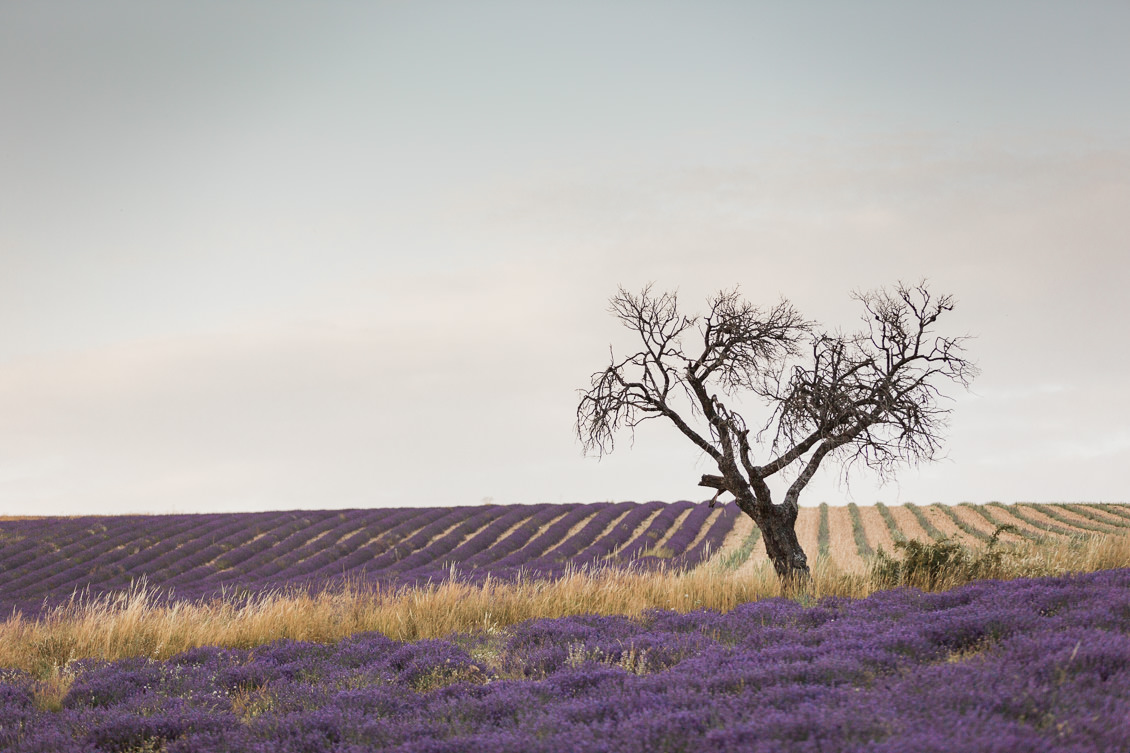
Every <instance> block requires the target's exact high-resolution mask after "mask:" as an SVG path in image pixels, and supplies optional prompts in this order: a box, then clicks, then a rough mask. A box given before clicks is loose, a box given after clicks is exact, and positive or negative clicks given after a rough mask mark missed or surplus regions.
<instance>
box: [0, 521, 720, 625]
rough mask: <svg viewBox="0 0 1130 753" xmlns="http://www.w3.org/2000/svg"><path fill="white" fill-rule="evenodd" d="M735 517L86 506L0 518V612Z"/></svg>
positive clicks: (582, 541) (668, 539) (699, 528)
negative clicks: (110, 510) (101, 511)
mask: <svg viewBox="0 0 1130 753" xmlns="http://www.w3.org/2000/svg"><path fill="white" fill-rule="evenodd" d="M739 514H740V513H739V512H738V511H737V510H736V508H734V506H733V505H727V506H725V507H720V508H715V509H711V508H709V507H707V506H706V505H702V504H694V503H691V502H676V503H673V504H664V503H661V502H648V503H636V502H621V503H615V504H614V503H596V504H565V505H551V504H540V505H506V506H504V505H486V506H478V507H435V508H401V509H381V510H346V511H301V512H270V513H228V514H212V515H168V516H91V517H79V518H52V519H40V520H35V519H29V520H7V521H0V613H2V614H10V613H11V611H12V610H13V609H19V610H21V611H23V612H25V613H35V612H38V611H39V610H40V609H41V608H42V607H43V606H44V605H48V606H49V605H52V604H57V603H60V602H61V601H63V600H65V599H67V598H69V597H70V596H71V594H73V593H76V592H79V593H88V594H90V595H92V596H98V595H102V594H108V593H114V592H117V591H121V590H123V589H125V588H128V587H129V585H130V583H131V582H136V581H138V580H140V579H143V578H144V579H145V581H146V582H147V584H148V585H149V587H151V588H153V589H156V590H159V591H161V592H165V593H172V594H173V595H174V596H175V597H178V598H185V599H198V598H207V597H211V596H216V595H218V594H220V593H221V592H225V591H227V592H230V591H233V590H236V591H246V590H255V591H262V590H266V589H281V588H295V587H311V586H312V587H315V588H323V587H325V586H327V585H330V584H332V583H333V582H334V581H336V580H340V579H343V578H352V579H355V580H364V581H370V582H381V583H395V584H400V585H411V584H418V583H425V582H428V581H433V582H434V581H438V580H443V579H445V578H448V577H449V576H450V575H451V573H452V568H453V567H454V568H455V569H456V571H457V572H458V573H461V574H462V575H463V576H464V577H470V578H475V577H483V576H485V575H486V573H488V572H489V573H491V574H492V576H494V577H500V578H505V577H510V576H513V575H516V574H517V573H518V572H519V570H521V571H522V572H523V573H526V574H530V575H534V576H537V577H553V576H554V575H557V574H559V573H560V572H561V571H563V570H564V569H565V567H566V566H572V567H585V566H590V565H614V564H617V563H627V562H634V563H636V566H643V567H646V566H647V565H648V563H649V560H650V561H655V560H658V559H662V560H663V561H664V562H666V563H668V564H674V565H685V566H693V565H696V564H698V563H700V562H701V561H702V560H703V559H704V558H705V557H706V556H707V555H708V554H709V553H710V552H717V551H718V550H719V549H720V547H721V545H722V542H723V539H724V538H725V536H726V534H727V533H729V532H730V530H731V529H732V528H733V527H734V524H735V521H736V519H737V517H738V515H739Z"/></svg>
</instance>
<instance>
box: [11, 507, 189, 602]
mask: <svg viewBox="0 0 1130 753" xmlns="http://www.w3.org/2000/svg"><path fill="white" fill-rule="evenodd" d="M143 520H144V518H141V517H137V516H132V517H130V518H127V519H118V520H114V519H106V523H103V522H102V519H98V518H87V519H85V522H86V525H85V526H84V528H85V531H84V533H85V535H84V536H83V537H81V538H80V539H78V540H76V541H72V542H71V543H69V544H67V545H65V546H62V547H60V546H59V545H58V541H57V539H56V538H55V536H54V535H53V534H54V525H53V522H54V519H49V520H48V521H42V522H41V525H51V534H52V535H51V536H50V537H49V538H48V537H45V536H43V535H42V532H41V533H40V534H39V535H36V536H29V540H30V541H34V542H35V544H36V548H35V550H34V551H33V552H32V556H31V557H30V558H26V557H25V558H24V561H23V562H21V563H20V564H19V565H14V564H13V563H8V567H6V572H5V578H4V581H3V583H4V585H5V587H6V588H9V589H13V590H16V589H19V588H21V587H22V586H23V585H25V584H26V583H27V582H38V581H40V580H42V578H43V577H44V575H43V574H44V573H45V572H47V573H48V574H53V573H52V572H51V571H50V568H52V567H55V566H58V565H59V564H60V563H66V566H67V567H69V566H71V565H73V564H74V560H75V559H76V558H77V557H78V556H80V555H83V554H86V553H89V552H96V551H98V549H99V547H100V546H101V547H103V548H105V549H113V548H115V547H117V546H119V545H122V544H126V543H130V542H131V541H132V540H133V539H136V537H137V530H138V523H139V522H141V521H143ZM178 520H179V518H178ZM181 523H182V524H185V522H184V521H181ZM99 534H101V535H99Z"/></svg>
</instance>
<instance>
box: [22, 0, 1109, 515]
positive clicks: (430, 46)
mask: <svg viewBox="0 0 1130 753" xmlns="http://www.w3.org/2000/svg"><path fill="white" fill-rule="evenodd" d="M1127 39H1130V5H1128V4H1126V3H1125V2H1109V3H1106V2H1075V3H1066V2H1060V3H1049V2H1033V1H1031V0H1023V1H1021V2H953V3H933V4H925V3H902V2H860V3H847V2H842V0H837V1H836V2H828V3H803V4H802V3H791V2H778V3H756V2H732V3H729V2H703V1H698V2H686V3H673V2H634V3H633V2H620V3H604V2H569V3H555V4H550V3H536V2H473V3H467V2H451V3H431V2H386V3H381V2H374V3H344V2H343V3H327V2H310V3H295V2H287V1H285V0H270V2H236V3H231V2H194V3H171V2H98V3H90V2H85V1H80V0H75V1H74V2H50V1H48V0H41V1H39V2H34V3H27V2H18V1H17V0H0V103H2V104H0V107H2V117H0V514H36V513H38V514H45V513H57V514H76V513H119V512H150V513H158V512H169V511H180V512H193V511H221V510H223V511H227V510H270V509H292V508H319V509H324V508H340V507H383V506H402V505H464V504H477V503H479V502H481V501H483V500H484V499H487V498H490V499H492V500H493V501H495V502H498V503H534V502H594V501H603V500H637V501H646V500H652V499H660V500H666V501H674V500H678V499H704V498H705V497H708V496H710V493H709V492H706V490H703V489H701V488H699V487H697V486H696V484H697V481H698V478H699V476H700V475H701V474H703V473H708V472H713V470H714V469H713V468H711V467H710V466H709V464H708V463H707V462H706V460H705V458H704V457H703V456H702V455H701V454H700V453H699V452H698V451H697V450H696V449H695V448H694V447H692V446H691V445H690V444H689V442H687V441H686V440H685V439H683V438H682V437H681V436H680V435H678V433H677V432H676V431H675V429H674V428H673V427H670V426H661V425H659V424H658V423H652V424H650V425H648V428H647V429H646V430H643V431H640V432H639V434H638V435H637V437H636V441H635V444H634V446H633V445H632V444H631V442H629V441H628V439H629V438H628V436H626V435H625V436H623V437H622V441H621V443H620V444H619V446H618V448H617V450H616V451H615V452H614V453H613V454H612V455H610V456H607V457H605V458H604V459H602V460H599V461H598V460H597V459H595V458H591V457H590V458H584V457H582V455H581V448H580V444H579V443H578V442H577V440H576V438H575V437H574V435H573V420H574V410H575V408H576V404H577V398H578V395H577V390H578V389H579V388H582V387H585V386H587V384H588V377H589V375H590V374H591V373H592V372H593V371H597V370H599V369H601V368H603V367H604V366H605V365H606V363H607V359H608V346H609V344H610V343H612V344H615V345H616V347H617V349H618V352H620V351H623V348H624V346H626V345H628V344H630V341H629V340H626V339H625V336H624V333H623V332H622V330H619V329H618V328H617V324H616V323H615V322H614V321H613V319H612V318H611V317H610V316H609V315H608V314H607V313H606V311H605V309H606V306H607V300H608V298H609V297H610V296H611V295H612V294H613V293H614V292H615V291H616V287H617V285H619V284H623V285H625V286H626V287H628V288H633V289H638V288H639V287H640V286H642V285H643V284H644V283H646V282H648V281H654V283H655V285H656V286H657V287H658V288H661V289H674V288H677V289H678V290H679V295H680V300H681V301H682V302H683V304H684V305H685V307H686V308H687V310H688V311H689V312H694V311H696V310H700V309H701V308H702V306H703V305H704V301H705V299H706V297H707V296H708V295H709V294H710V293H711V292H713V291H716V290H718V289H719V288H729V287H732V286H733V285H735V284H737V285H740V286H741V288H742V290H743V292H744V293H745V294H746V295H747V296H748V297H749V298H750V299H751V300H753V301H755V302H759V303H765V304H772V303H774V302H775V301H776V300H777V299H778V297H780V296H782V295H783V296H785V297H788V298H789V299H791V300H792V301H793V302H794V303H795V304H796V305H797V306H798V307H799V308H800V309H801V310H802V311H803V312H804V313H805V314H807V315H808V316H809V317H811V318H815V319H817V320H819V321H821V322H822V323H823V324H824V325H825V326H827V327H829V328H835V327H841V328H845V329H851V328H853V327H854V326H855V325H856V324H857V317H858V313H859V312H858V306H857V304H855V303H853V302H852V301H851V300H850V298H849V293H850V291H851V290H852V289H870V288H875V287H878V286H882V285H889V284H891V283H894V282H895V281H896V280H899V279H903V280H907V281H915V280H917V279H919V278H921V277H927V278H929V279H930V281H931V285H932V287H933V288H934V289H935V290H937V291H939V292H950V293H953V294H954V295H955V296H956V298H957V300H958V308H957V310H956V311H955V312H953V314H952V316H951V318H950V324H949V328H948V329H949V330H950V331H951V332H953V333H955V334H958V333H966V332H968V333H970V334H973V335H975V336H976V338H977V339H975V340H973V341H972V342H971V343H970V352H971V355H972V356H973V357H974V358H975V359H976V360H977V361H978V363H979V365H980V367H981V369H982V372H983V373H982V376H981V377H980V378H979V379H978V380H977V382H976V383H975V384H974V386H973V390H972V392H970V393H964V392H962V391H961V390H960V389H951V390H950V394H952V395H954V397H956V401H955V403H954V404H953V407H954V414H953V417H952V422H951V428H950V431H949V433H948V437H949V441H948V442H947V445H946V453H945V454H946V457H945V458H944V459H943V460H941V461H939V462H937V463H935V464H932V465H929V466H924V467H922V468H919V469H907V470H905V471H904V472H902V473H901V474H899V475H898V476H897V478H896V481H895V482H892V483H888V484H886V485H878V484H877V482H876V481H875V479H874V478H873V477H871V476H868V475H866V474H863V473H861V474H859V475H857V476H855V477H853V479H852V482H851V486H850V487H844V486H842V485H840V484H839V483H838V482H837V478H836V473H835V468H832V469H830V470H831V472H829V473H825V474H823V475H822V476H819V477H817V479H816V480H814V481H813V483H812V484H811V485H810V486H809V489H808V492H807V493H806V495H805V496H804V497H803V498H802V502H803V503H806V504H817V503H819V502H821V501H827V502H829V503H834V504H842V503H844V502H846V501H856V502H858V503H860V504H871V503H873V502H874V501H876V500H882V501H885V502H888V503H900V502H906V501H913V502H919V503H929V502H934V501H942V502H958V501H962V500H969V501H974V502H985V501H989V500H1002V501H1006V502H1010V501H1017V500H1025V501H1057V500H1072V501H1083V500H1085V501H1100V500H1107V501H1110V500H1115V501H1128V499H1130V493H1128V490H1127V478H1128V477H1130V474H1127V468H1128V467H1130V390H1127V389H1126V385H1127V379H1126V376H1125V375H1126V373H1127V370H1128V369H1130V347H1128V345H1127V342H1128V338H1127V335H1126V331H1127V321H1130V303H1128V302H1127V297H1126V295H1125V288H1126V286H1127V284H1128V283H1130V88H1128V87H1127V83H1126V82H1127V81H1130V45H1128V44H1126V40H1127ZM943 321H944V320H943Z"/></svg>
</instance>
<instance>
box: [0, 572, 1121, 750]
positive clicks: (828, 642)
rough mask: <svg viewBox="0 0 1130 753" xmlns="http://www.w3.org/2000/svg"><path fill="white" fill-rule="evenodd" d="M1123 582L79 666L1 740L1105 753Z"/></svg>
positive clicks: (9, 684)
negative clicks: (62, 690) (62, 687)
mask: <svg viewBox="0 0 1130 753" xmlns="http://www.w3.org/2000/svg"><path fill="white" fill-rule="evenodd" d="M1128 632H1130V570H1110V571H1104V572H1096V573H1090V574H1084V575H1078V576H1071V577H1061V578H1044V579H1028V580H1014V581H1006V582H981V583H975V584H972V585H968V586H965V587H962V588H959V589H956V590H953V591H949V592H943V593H933V594H926V593H921V592H918V591H914V590H909V589H902V590H896V591H888V592H880V593H876V594H874V595H872V596H870V597H868V598H866V599H859V600H848V599H838V600H836V599H831V600H825V601H824V602H822V603H820V604H817V605H814V606H809V607H804V606H801V605H799V604H797V603H796V602H795V601H789V600H784V599H768V600H764V601H760V602H755V603H750V604H746V605H743V606H740V607H738V608H737V609H734V610H732V611H730V612H728V613H726V614H720V613H717V612H712V611H699V612H691V613H687V614H680V613H676V612H670V611H654V612H649V613H646V614H644V615H643V616H641V617H639V618H635V619H629V618H626V617H572V618H566V619H557V620H535V621H531V622H527V623H524V624H520V625H517V626H513V627H512V628H509V629H507V630H504V631H500V632H495V633H481V632H480V633H474V634H464V635H453V636H451V637H450V638H449V639H447V640H429V641H420V642H416V643H402V642H397V641H393V640H390V639H388V638H386V637H384V636H382V635H379V634H372V633H369V634H359V635H354V636H352V637H351V638H348V639H346V640H344V641H342V642H340V643H338V644H336V645H318V644H310V643H299V642H288V641H282V642H276V643H273V644H270V645H265V646H261V647H258V648H252V649H246V650H239V649H216V648H199V649H194V650H191V651H188V652H185V653H182V654H180V655H178V656H174V657H172V658H170V659H168V660H166V661H155V660H151V659H147V658H144V657H138V658H133V659H126V660H121V661H116V662H99V661H84V662H79V663H78V664H77V665H76V666H74V667H73V668H72V671H73V673H74V681H73V684H72V685H71V687H70V690H69V692H67V694H66V696H65V697H64V698H63V699H62V702H61V708H60V709H59V710H41V709H39V708H37V705H36V704H35V702H34V691H35V680H34V679H33V678H31V677H30V676H28V675H25V674H22V673H20V672H15V671H8V672H5V673H4V674H3V675H0V678H2V681H0V747H2V748H3V749H5V750H12V751H22V752H27V753H30V752H31V751H36V752H43V753H46V752H48V751H50V752H52V753H55V752H58V753H65V752H67V751H163V752H164V753H175V752H177V751H185V752H187V751H195V752H203V751H278V752H280V753H282V752H288V751H305V752H310V751H340V752H342V753H344V752H346V751H349V752H351V753H360V751H370V750H381V751H403V752H404V753H407V752H409V751H413V752H432V753H439V752H441V751H443V752H450V753H461V752H462V751H484V752H485V751H491V752H499V753H501V752H502V751H513V752H514V753H519V752H521V753H528V752H532V751H546V752H549V751H555V752H556V751H561V752H562V753H566V752H568V753H574V752H576V753H581V752H583V751H594V752H595V751H638V752H639V753H653V752H655V751H695V752H696V753H698V752H702V753H706V752H713V751H766V752H769V751H822V752H825V753H827V752H829V751H885V752H892V753H893V752H894V751H914V752H915V753H923V752H928V751H939V752H942V751H946V752H952V751H997V752H1000V753H1003V752H1004V751H1017V752H1021V751H1023V752H1024V753H1033V752H1039V751H1048V752H1049V753H1050V752H1051V751H1078V752H1080V753H1082V752H1083V751H1112V752H1113V751H1125V750H1126V749H1127V747H1126V746H1127V742H1126V741H1127V740H1130V635H1128Z"/></svg>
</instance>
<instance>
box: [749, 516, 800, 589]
mask: <svg viewBox="0 0 1130 753" xmlns="http://www.w3.org/2000/svg"><path fill="white" fill-rule="evenodd" d="M760 517H761V520H758V519H757V518H754V523H756V524H757V527H758V528H759V529H760V530H761V536H762V537H763V538H764V539H765V552H766V554H768V555H769V561H770V562H772V563H773V569H774V570H776V571H777V577H779V578H780V579H781V582H782V583H792V582H795V581H798V580H807V579H808V575H809V573H808V557H807V556H805V554H804V550H803V549H801V548H800V541H798V540H797V537H796V516H795V515H793V516H790V515H789V510H788V508H787V507H786V506H785V505H772V506H771V507H770V512H769V514H768V515H762V516H760Z"/></svg>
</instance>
